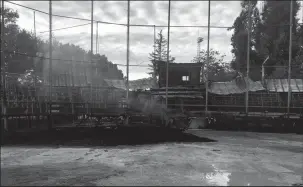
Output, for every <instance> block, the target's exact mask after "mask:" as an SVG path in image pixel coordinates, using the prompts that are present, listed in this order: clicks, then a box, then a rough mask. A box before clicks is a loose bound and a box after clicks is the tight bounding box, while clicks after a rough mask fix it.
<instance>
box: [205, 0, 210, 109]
mask: <svg viewBox="0 0 303 187" xmlns="http://www.w3.org/2000/svg"><path fill="white" fill-rule="evenodd" d="M209 38H210V0H208V25H207V62H206V73H205V79H206V81H205V115H206V114H207V112H208V67H209Z"/></svg>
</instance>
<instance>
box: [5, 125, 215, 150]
mask: <svg viewBox="0 0 303 187" xmlns="http://www.w3.org/2000/svg"><path fill="white" fill-rule="evenodd" d="M164 142H214V140H211V139H209V138H203V137H198V136H195V135H193V134H189V133H184V132H180V131H169V130H163V129H156V128H155V129H144V128H142V129H139V128H138V129H134V128H133V129H121V130H108V129H101V128H86V129H80V128H79V129H77V128H67V129H61V130H53V131H51V132H50V131H40V132H32V133H15V134H12V135H10V136H9V137H8V138H7V139H6V141H5V144H4V145H19V146H21V145H35V146H37V145H41V146H88V145H91V146H117V145H142V144H157V143H164Z"/></svg>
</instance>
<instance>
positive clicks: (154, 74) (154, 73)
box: [153, 25, 157, 83]
mask: <svg viewBox="0 0 303 187" xmlns="http://www.w3.org/2000/svg"><path fill="white" fill-rule="evenodd" d="M154 54H156V25H154ZM156 67H157V62H156V55H154V72H153V80H154V81H155V83H156V82H157V79H156V78H157V75H156V73H157V72H156Z"/></svg>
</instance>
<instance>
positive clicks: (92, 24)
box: [90, 0, 94, 113]
mask: <svg viewBox="0 0 303 187" xmlns="http://www.w3.org/2000/svg"><path fill="white" fill-rule="evenodd" d="M91 5H92V7H91V33H90V34H91V39H90V50H91V54H90V62H91V65H90V77H91V80H90V112H91V113H92V105H93V89H92V88H93V87H92V86H93V56H94V53H93V50H94V38H93V37H94V1H93V0H92V2H91Z"/></svg>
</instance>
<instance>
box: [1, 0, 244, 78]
mask: <svg viewBox="0 0 303 187" xmlns="http://www.w3.org/2000/svg"><path fill="white" fill-rule="evenodd" d="M14 2H15V3H18V4H22V5H25V6H29V7H32V8H36V9H39V10H42V11H45V12H48V11H49V7H48V5H49V2H48V1H40V2H39V1H22V2H21V1H20V2H17V1H14ZM5 4H6V6H10V7H12V8H14V9H17V10H18V12H19V14H20V19H19V21H18V24H19V25H20V27H21V28H25V29H27V30H32V29H33V11H32V10H29V9H25V8H21V7H18V6H12V5H9V3H7V2H6V3H5ZM52 8H53V13H54V14H58V15H64V16H71V17H79V18H85V19H90V17H91V15H90V11H91V3H90V2H89V1H53V7H52ZM239 13H240V2H239V1H212V2H211V24H212V25H216V26H218V25H219V26H231V25H232V23H233V21H234V19H235V18H236V16H238V14H239ZM207 15H208V2H207V1H186V2H185V1H183V2H182V1H172V2H171V25H207V18H208V17H207ZM130 16H131V17H130V20H131V24H150V25H164V26H166V25H167V22H168V21H167V17H168V2H167V1H132V2H131V9H130ZM48 19H49V18H48V15H45V14H42V13H38V12H36V27H37V31H46V30H48ZM94 19H96V20H99V21H107V22H116V23H125V24H126V22H127V2H126V1H95V2H94ZM84 23H89V21H81V20H73V19H67V18H60V17H55V16H54V17H53V29H58V28H62V27H69V26H73V25H79V24H84ZM98 27H99V29H98V35H99V44H100V45H99V47H100V53H101V54H105V55H106V56H107V57H108V59H109V60H110V61H112V62H113V63H117V64H126V30H127V29H126V27H123V26H114V25H107V24H98ZM160 29H163V34H164V36H165V37H166V38H167V28H160V27H157V28H156V33H158V32H159V31H160ZM90 30H91V28H90V25H86V26H82V27H75V28H71V29H66V30H60V31H54V36H55V38H56V39H57V40H59V41H61V42H63V43H73V44H75V45H79V46H81V47H82V48H84V49H85V50H89V49H90V39H91V38H90V36H91V35H90ZM198 33H199V35H198ZM38 36H41V37H42V38H43V39H48V33H43V34H41V35H38ZM198 36H202V37H203V38H204V41H203V42H202V44H201V48H202V49H206V44H207V28H184V27H183V28H175V27H171V29H170V50H171V54H172V56H175V57H176V60H177V62H190V61H191V60H192V59H193V57H194V56H195V55H196V53H197V52H196V51H197V43H196V39H197V37H198ZM93 37H94V46H95V42H96V41H95V38H96V24H94V35H93ZM230 37H231V31H227V30H226V29H214V28H212V29H211V34H210V47H212V48H214V49H216V50H218V51H220V52H221V53H222V54H226V55H227V56H226V58H225V60H226V61H230V60H231V58H232V55H231V53H230ZM153 41H154V28H153V27H131V28H130V50H131V53H130V64H142V65H146V64H148V60H149V59H148V57H149V53H151V52H152V51H153ZM94 50H95V49H94ZM118 67H119V68H120V69H121V70H122V71H123V72H124V73H125V72H126V71H125V69H126V68H125V66H118ZM147 72H149V70H148V68H147V67H131V68H130V78H131V79H135V78H136V77H138V78H142V76H147V74H146V73H147Z"/></svg>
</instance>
